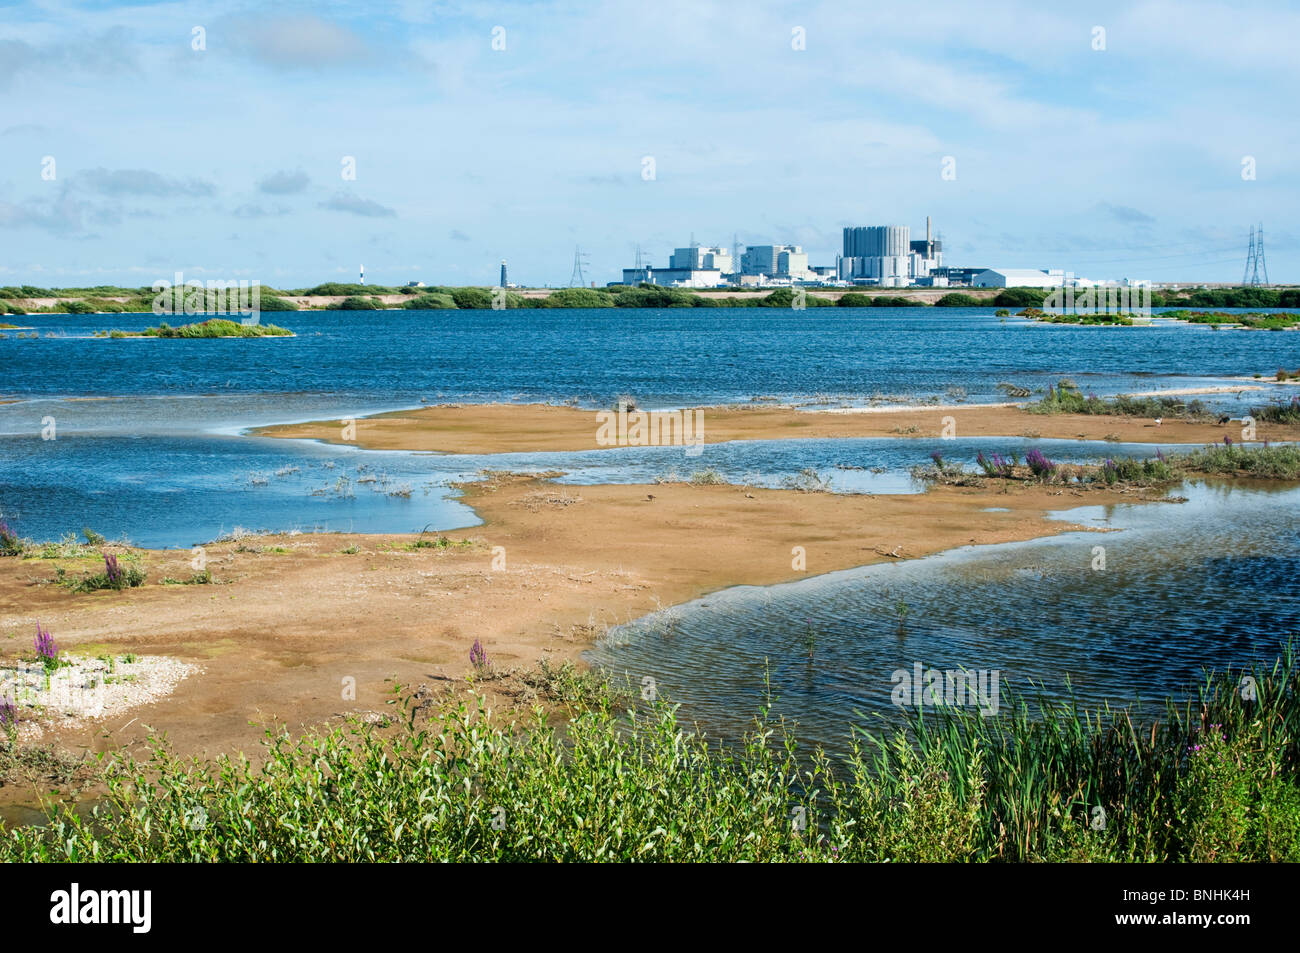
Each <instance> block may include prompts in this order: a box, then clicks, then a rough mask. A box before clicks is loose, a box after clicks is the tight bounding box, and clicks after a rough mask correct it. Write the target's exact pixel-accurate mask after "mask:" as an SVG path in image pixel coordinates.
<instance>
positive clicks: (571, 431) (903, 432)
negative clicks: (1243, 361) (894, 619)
mask: <svg viewBox="0 0 1300 953" xmlns="http://www.w3.org/2000/svg"><path fill="white" fill-rule="evenodd" d="M700 410H701V412H702V414H703V417H702V419H703V422H704V442H705V443H722V442H725V441H730V440H789V439H806V438H837V437H899V436H902V437H917V438H926V437H929V438H935V437H939V436H940V435H941V431H942V430H943V428H944V426H945V423H946V421H945V418H949V417H950V418H951V419H952V424H953V428H954V429H953V431H952V432H953V434H954V435H955V436H958V437H983V436H988V437H993V436H1001V437H1020V436H1031V437H1048V438H1059V439H1067V440H1104V439H1107V438H1111V439H1114V438H1118V439H1119V440H1121V441H1125V442H1132V443H1163V444H1206V443H1218V442H1221V441H1222V440H1223V437H1224V435H1225V434H1226V435H1228V436H1231V437H1232V438H1233V439H1234V440H1239V437H1240V432H1241V425H1240V424H1228V425H1226V426H1220V425H1218V424H1217V423H1194V422H1190V421H1184V420H1165V421H1164V422H1163V423H1162V424H1160V425H1157V424H1156V423H1155V421H1154V420H1148V419H1146V418H1142V417H1111V416H1095V415H1089V414H1031V413H1026V412H1025V411H1024V410H1021V409H1020V408H1019V407H1018V406H1016V405H1014V404H989V405H980V406H970V405H957V406H938V407H925V408H919V409H916V408H900V407H896V406H882V407H875V408H861V409H857V408H854V409H852V410H850V409H836V410H825V411H801V410H795V409H793V408H790V407H762V406H759V407H735V406H727V407H704V408H701V409H700ZM600 422H601V421H600V420H599V419H598V418H597V412H596V411H592V410H581V409H578V408H576V407H561V406H554V405H549V404H458V405H447V406H435V407H420V408H415V409H412V410H400V411H394V412H392V413H386V414H378V415H376V416H373V417H363V418H359V419H357V420H356V421H355V424H354V430H355V432H345V430H344V426H345V424H344V422H343V421H340V420H325V421H315V422H310V423H302V424H285V425H279V426H273V427H262V428H258V429H257V430H255V431H254V433H257V434H260V435H264V436H271V437H287V438H300V439H308V440H320V441H324V442H326V443H336V444H351V445H355V446H360V447H364V448H367V449H372V450H424V451H432V452H438V453H474V454H483V453H520V452H538V451H575V450H596V449H599V448H600V445H599V444H598V443H597V432H598V430H599V427H600ZM1256 432H1257V435H1258V439H1259V440H1274V441H1277V440H1300V427H1296V426H1282V425H1278V424H1259V425H1258V426H1257V428H1256ZM345 437H347V438H349V439H345Z"/></svg>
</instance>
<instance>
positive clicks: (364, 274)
mask: <svg viewBox="0 0 1300 953" xmlns="http://www.w3.org/2000/svg"><path fill="white" fill-rule="evenodd" d="M361 283H362V284H363V285H364V284H365V283H366V266H365V265H362V266H361Z"/></svg>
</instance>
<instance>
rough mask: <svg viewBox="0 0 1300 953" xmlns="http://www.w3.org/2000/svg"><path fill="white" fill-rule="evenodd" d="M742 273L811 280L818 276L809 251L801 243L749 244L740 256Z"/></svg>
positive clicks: (794, 279)
mask: <svg viewBox="0 0 1300 953" xmlns="http://www.w3.org/2000/svg"><path fill="white" fill-rule="evenodd" d="M739 274H740V275H750V276H763V277H766V278H785V279H790V280H793V281H809V280H812V279H813V278H815V277H816V272H814V271H813V270H812V269H811V268H810V267H809V266H808V253H807V252H805V251H804V250H803V248H802V247H800V246H799V245H747V246H745V253H744V254H743V255H741V256H740V272H739Z"/></svg>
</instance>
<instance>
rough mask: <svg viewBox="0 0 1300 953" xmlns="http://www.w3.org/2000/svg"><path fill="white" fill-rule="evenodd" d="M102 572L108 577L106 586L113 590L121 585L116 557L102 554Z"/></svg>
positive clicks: (119, 569) (120, 572) (120, 570)
mask: <svg viewBox="0 0 1300 953" xmlns="http://www.w3.org/2000/svg"><path fill="white" fill-rule="evenodd" d="M103 556H104V572H105V573H106V574H107V575H108V584H109V585H110V586H112V587H113V588H114V589H117V588H119V587H120V586H121V585H122V569H121V567H120V566H118V564H117V557H116V556H114V555H113V554H112V553H104V554H103Z"/></svg>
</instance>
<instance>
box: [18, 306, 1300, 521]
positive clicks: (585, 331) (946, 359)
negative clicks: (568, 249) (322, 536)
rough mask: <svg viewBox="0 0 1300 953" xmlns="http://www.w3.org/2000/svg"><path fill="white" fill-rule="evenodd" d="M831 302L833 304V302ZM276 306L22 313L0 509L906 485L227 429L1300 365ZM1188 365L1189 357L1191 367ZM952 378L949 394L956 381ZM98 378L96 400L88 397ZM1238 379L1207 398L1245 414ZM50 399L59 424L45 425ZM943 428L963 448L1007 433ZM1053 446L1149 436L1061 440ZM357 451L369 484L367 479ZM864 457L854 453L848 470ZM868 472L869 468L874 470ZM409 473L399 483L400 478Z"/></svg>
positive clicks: (319, 509)
mask: <svg viewBox="0 0 1300 953" xmlns="http://www.w3.org/2000/svg"><path fill="white" fill-rule="evenodd" d="M827 312H829V313H827ZM270 319H273V320H275V321H276V322H278V323H280V324H283V325H285V326H287V327H289V328H290V329H292V330H294V331H295V332H297V334H298V337H296V338H291V339H263V340H226V341H158V340H129V341H121V340H119V341H112V340H105V339H95V338H92V337H90V335H91V334H93V332H95V331H99V330H105V329H108V328H114V327H116V328H123V329H139V328H143V327H146V326H148V325H149V324H151V323H153V321H154V318H153V316H152V315H87V316H77V315H36V316H30V318H23V321H24V322H25V323H29V324H31V325H34V326H36V327H38V328H40V330H41V333H42V334H43V335H51V334H52V335H55V336H52V337H51V336H43V337H41V338H39V339H35V340H33V339H30V338H24V339H18V338H15V337H13V336H12V334H11V335H9V336H7V337H5V338H0V366H3V367H4V368H5V369H6V372H7V373H6V374H5V376H4V384H3V389H0V401H12V402H11V403H0V516H2V517H3V518H5V519H7V520H9V521H10V522H11V523H14V524H16V525H17V527H18V529H19V530H20V532H23V533H25V534H26V535H29V536H33V537H36V538H50V537H56V536H59V535H61V534H62V533H65V532H69V531H79V530H80V529H81V527H82V526H85V525H89V526H92V527H93V528H95V529H96V530H97V531H99V532H102V533H107V534H108V535H110V536H114V537H116V536H123V535H124V536H126V537H129V538H130V539H132V540H133V541H135V542H136V543H138V544H140V545H148V546H189V545H192V544H194V543H196V542H203V541H207V540H209V539H212V538H213V537H214V536H216V535H218V534H220V533H222V532H225V531H228V530H229V529H231V528H233V527H235V526H242V527H245V528H250V529H266V530H289V529H303V530H309V529H331V530H354V531H361V532H410V531H415V530H419V529H422V528H424V527H426V526H431V527H434V528H446V527H451V526H464V525H470V524H473V523H474V522H475V519H474V517H473V515H472V513H470V511H469V510H468V509H466V508H465V507H464V506H463V505H461V504H459V503H457V502H456V500H455V494H454V492H453V491H451V490H449V489H448V488H447V486H446V484H447V482H448V481H449V480H454V479H463V478H465V477H467V476H469V475H471V474H473V473H474V472H475V471H476V470H477V469H479V468H480V467H484V466H491V467H511V468H515V469H534V468H535V469H550V468H559V469H564V470H566V471H568V472H569V474H570V475H569V476H568V477H567V478H566V479H567V480H569V481H572V482H598V481H621V482H633V481H641V480H648V479H653V478H655V477H656V476H661V475H664V474H667V473H669V472H671V471H673V470H677V471H678V472H679V473H683V474H689V472H691V471H692V470H695V469H699V468H702V467H705V466H715V467H717V468H718V469H719V470H720V471H722V472H723V473H724V474H725V475H726V476H727V477H728V478H731V479H742V480H749V481H750V482H752V483H754V484H755V485H760V486H763V485H779V484H780V482H781V481H782V480H783V479H785V478H787V477H789V476H790V475H792V474H794V473H796V472H798V471H799V470H801V469H803V468H805V467H813V468H816V469H818V470H819V471H820V472H821V473H822V475H823V476H826V477H830V478H831V479H832V481H833V485H834V486H835V487H836V488H837V489H840V490H845V491H871V492H908V491H910V490H912V489H913V488H912V487H911V484H910V480H909V479H908V478H907V475H906V470H907V468H908V467H909V466H910V465H912V464H914V463H917V462H923V461H924V459H925V457H926V455H927V454H928V453H929V450H930V449H931V447H930V446H929V445H928V444H924V443H923V442H920V441H916V442H913V441H904V442H891V441H876V442H872V441H846V442H841V443H837V444H833V443H828V442H824V441H801V442H797V443H782V442H771V443H762V444H739V445H722V446H719V445H714V446H709V447H707V448H706V450H705V452H704V455H703V456H702V457H696V458H688V457H685V456H684V455H683V454H682V453H681V451H680V450H671V449H665V450H636V449H627V450H615V451H600V452H597V453H593V454H587V455H583V454H567V455H562V454H510V455H501V456H497V457H435V456H430V455H415V454H370V455H365V454H363V455H361V456H358V454H357V451H349V450H348V449H347V448H337V447H317V446H313V445H310V444H305V443H298V442H289V441H267V440H255V439H250V438H242V439H239V438H237V435H238V434H240V433H241V431H243V430H244V429H246V428H248V427H251V426H255V425H258V424H266V423H274V422H284V421H291V420H306V419H316V418H320V417H325V416H352V415H359V414H364V413H372V412H376V411H381V410H390V409H394V408H398V407H409V406H414V405H417V404H419V403H420V402H421V401H422V400H425V401H430V402H448V401H488V400H517V401H539V400H540V401H570V402H576V403H578V404H579V405H582V406H589V407H603V406H608V405H609V404H610V403H611V402H612V400H613V399H614V398H615V397H616V396H617V395H620V394H631V395H634V396H635V397H636V398H637V399H638V400H639V401H640V402H641V404H642V406H674V405H682V404H694V403H700V402H715V401H716V402H736V401H748V400H752V399H756V398H776V399H778V400H780V401H785V402H791V403H796V404H803V405H807V406H825V405H826V404H828V403H830V404H861V403H863V402H864V401H866V400H868V399H870V398H871V397H872V396H881V397H897V398H904V397H905V398H908V399H910V400H925V399H930V400H934V399H942V400H951V399H954V397H953V395H959V394H960V392H961V391H964V392H965V393H966V395H967V396H968V399H970V400H972V401H987V400H996V399H1002V395H1001V393H1000V392H998V391H997V389H996V385H997V383H998V382H999V381H1003V380H1007V381H1012V382H1015V383H1017V384H1019V385H1021V386H1026V387H1033V388H1040V387H1046V386H1047V385H1048V384H1050V383H1053V382H1054V381H1055V380H1056V379H1057V378H1058V377H1060V376H1062V375H1066V374H1068V375H1069V376H1072V377H1073V378H1074V379H1075V380H1076V381H1078V382H1079V384H1080V385H1081V386H1082V387H1084V388H1085V389H1087V390H1091V391H1095V392H1097V393H1099V394H1106V393H1113V392H1117V391H1124V390H1149V389H1154V388H1157V387H1187V386H1196V385H1201V384H1207V383H1210V384H1213V383H1221V381H1220V380H1218V378H1220V377H1222V376H1224V375H1243V374H1244V375H1249V374H1252V373H1256V372H1259V373H1271V372H1272V371H1274V370H1275V369H1276V368H1277V367H1278V366H1287V367H1296V366H1300V335H1293V334H1289V333H1268V332H1256V333H1251V332H1233V331H1212V330H1210V329H1208V328H1201V327H1185V326H1167V327H1152V328H1072V327H1046V326H1042V325H1036V324H1028V323H1025V322H1023V321H1016V320H1014V319H1012V320H1010V321H1008V322H1006V323H1003V322H1002V321H1000V320H999V319H997V318H994V317H993V316H992V311H991V309H944V310H942V311H939V310H925V311H921V310H920V309H909V308H902V309H884V308H873V309H817V310H810V311H805V312H802V313H796V312H790V311H784V310H775V309H771V310H769V309H754V310H748V309H746V310H738V311H731V310H717V311H713V310H710V311H708V312H704V313H702V312H700V311H698V310H647V311H629V310H618V309H612V310H600V311H566V310H544V311H504V312H492V311H422V312H409V311H380V312H365V313H358V314H346V313H339V312H303V313H291V314H283V315H280V314H276V315H272V316H270ZM1191 372H1194V374H1192V373H1191ZM953 388H956V389H960V390H950V389H953ZM85 398H94V399H89V400H87V399H85ZM1260 399H1261V398H1260V397H1259V396H1258V395H1257V394H1255V393H1253V392H1245V393H1241V394H1236V393H1234V394H1231V395H1227V396H1225V397H1222V398H1215V400H1216V401H1218V402H1220V403H1222V404H1223V405H1224V406H1226V407H1228V408H1230V409H1231V410H1232V411H1234V412H1236V413H1242V412H1244V411H1245V409H1246V408H1247V407H1248V406H1249V405H1250V404H1251V403H1252V402H1257V401H1259V400H1260ZM50 419H52V420H53V422H54V427H55V433H56V437H57V439H55V440H52V441H45V440H41V439H40V434H41V431H42V428H43V427H45V425H46V424H47V423H48V422H49V420H50ZM1017 444H1023V442H1019V441H1000V442H997V443H995V444H979V443H977V442H970V441H967V442H963V443H962V444H961V445H960V446H954V445H952V444H950V443H947V442H945V444H944V445H943V451H944V453H945V455H947V456H950V457H953V458H955V459H968V460H969V459H973V457H974V455H975V452H977V451H978V450H979V449H984V450H985V451H995V450H1006V449H1020V451H1021V452H1023V445H1021V446H1019V447H1017ZM1045 449H1046V451H1047V452H1049V453H1056V454H1057V455H1058V456H1061V457H1062V458H1075V457H1078V456H1082V457H1095V456H1098V455H1101V454H1112V455H1113V454H1122V453H1138V454H1142V453H1144V450H1143V449H1142V448H1117V447H1113V446H1106V447H1105V448H1103V447H1101V446H1099V445H1098V446H1082V447H1075V448H1067V447H1059V446H1055V445H1053V446H1052V447H1051V448H1050V449H1049V448H1048V447H1047V446H1045ZM360 466H365V467H368V468H370V473H369V476H370V477H375V478H376V479H375V480H374V482H360V481H361V480H362V479H363V478H366V477H367V474H366V473H364V472H362V471H358V469H357V468H358V467H360ZM850 467H861V468H863V469H861V470H856V469H847V468H850ZM871 468H884V472H880V473H872V472H870V470H871ZM404 486H409V488H410V491H411V492H410V495H409V496H408V495H404V494H402V493H400V492H399V493H394V492H393V491H394V490H400V489H401V488H402V487H404Z"/></svg>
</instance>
